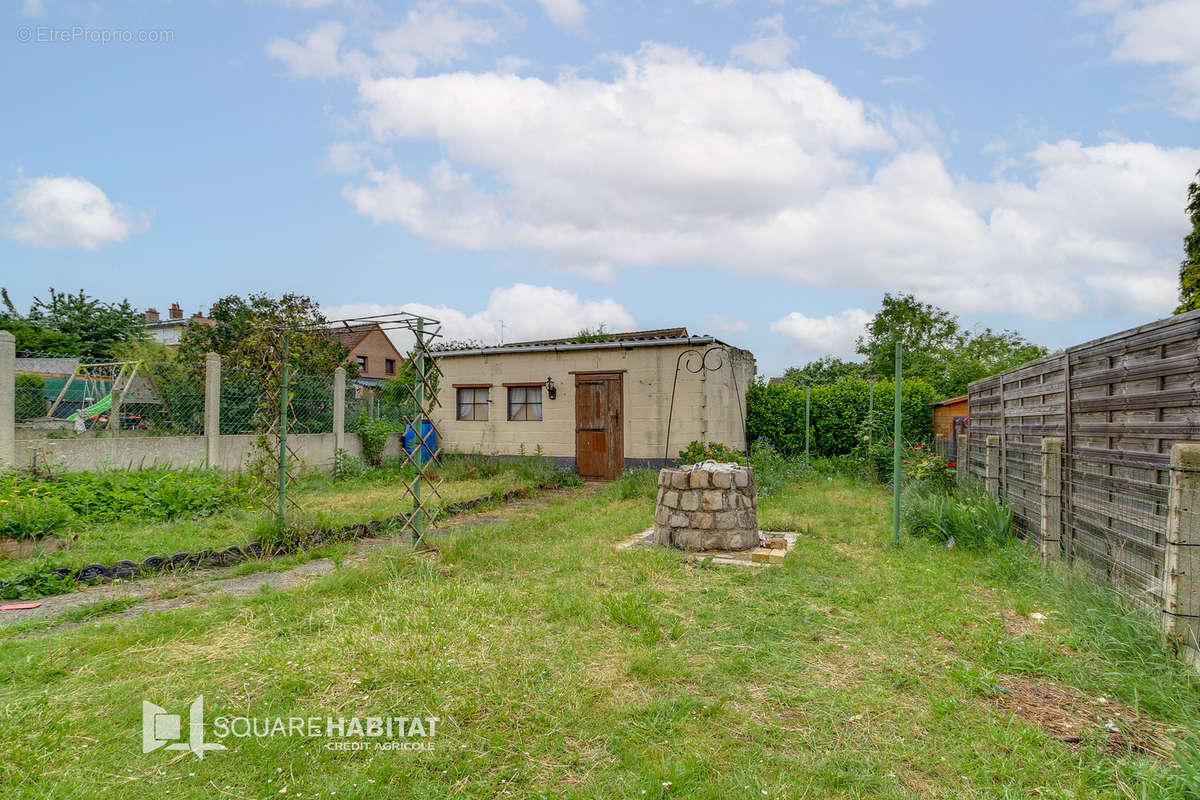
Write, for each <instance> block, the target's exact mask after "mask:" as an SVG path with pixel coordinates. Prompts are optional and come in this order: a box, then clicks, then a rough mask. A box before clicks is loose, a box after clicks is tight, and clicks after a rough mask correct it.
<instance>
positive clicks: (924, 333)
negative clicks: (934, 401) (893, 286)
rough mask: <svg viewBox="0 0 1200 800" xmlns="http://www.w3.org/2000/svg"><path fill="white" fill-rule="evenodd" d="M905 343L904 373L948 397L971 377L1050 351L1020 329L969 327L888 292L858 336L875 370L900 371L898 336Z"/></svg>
mask: <svg viewBox="0 0 1200 800" xmlns="http://www.w3.org/2000/svg"><path fill="white" fill-rule="evenodd" d="M897 341H899V342H900V343H901V345H902V346H903V348H904V375H905V377H906V378H916V379H920V380H922V381H925V382H927V383H929V384H930V385H931V386H933V387H934V388H935V389H936V390H937V391H938V393H939V394H941V396H943V397H951V396H954V395H959V394H963V393H965V392H966V391H967V385H968V384H969V383H971V381H976V380H979V379H980V378H986V377H987V376H988V375H994V374H996V373H997V372H1002V371H1004V370H1006V369H1009V368H1010V367H1015V366H1017V365H1018V364H1024V363H1025V362H1027V361H1032V360H1034V359H1036V358H1041V357H1042V356H1044V355H1046V352H1047V351H1046V348H1044V347H1042V346H1040V345H1036V344H1033V343H1031V342H1029V341H1028V340H1026V339H1025V338H1024V337H1023V336H1021V335H1020V334H1019V333H1017V332H1016V331H1009V330H1001V331H994V330H992V329H991V328H983V329H981V330H974V331H971V330H964V329H963V328H962V326H961V325H960V323H959V321H958V317H957V316H955V315H954V314H952V313H950V312H949V311H946V310H944V309H941V308H938V307H937V306H934V305H931V304H929V303H922V302H919V301H918V300H917V299H916V298H914V297H913V296H912V295H910V294H906V295H891V294H885V295H884V296H883V303H882V304H881V305H880V309H879V311H878V313H876V314H875V317H874V318H873V319H872V320H871V322H870V324H869V325H868V326H867V332H866V335H865V336H862V337H860V338H859V340H858V352H860V353H862V354H863V355H864V356H866V357H867V364H866V366H867V369H868V370H869V372H870V373H873V374H876V375H880V376H884V377H886V376H890V375H892V374H893V373H894V372H895V366H894V358H895V351H896V342H897Z"/></svg>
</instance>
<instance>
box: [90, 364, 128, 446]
mask: <svg viewBox="0 0 1200 800" xmlns="http://www.w3.org/2000/svg"><path fill="white" fill-rule="evenodd" d="M124 371H125V370H124V369H122V370H121V371H120V372H118V373H117V378H120V377H121V374H122V373H123V372H124ZM117 378H114V379H113V382H112V388H111V389H109V390H108V391H109V396H110V397H112V404H111V405H109V407H108V424H107V425H106V426H104V434H105V435H106V436H120V435H121V405H122V403H123V402H124V400H125V388H126V387H127V386H129V382H128V376H126V379H127V380H126V382H125V383H124V384H121V383H119V382H118V381H117ZM80 416H82V415H80Z"/></svg>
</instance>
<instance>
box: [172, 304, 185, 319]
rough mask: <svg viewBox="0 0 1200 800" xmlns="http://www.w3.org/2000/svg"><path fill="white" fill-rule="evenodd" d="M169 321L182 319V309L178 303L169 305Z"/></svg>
mask: <svg viewBox="0 0 1200 800" xmlns="http://www.w3.org/2000/svg"><path fill="white" fill-rule="evenodd" d="M170 310H171V319H183V309H182V308H180V307H179V303H171V309H170Z"/></svg>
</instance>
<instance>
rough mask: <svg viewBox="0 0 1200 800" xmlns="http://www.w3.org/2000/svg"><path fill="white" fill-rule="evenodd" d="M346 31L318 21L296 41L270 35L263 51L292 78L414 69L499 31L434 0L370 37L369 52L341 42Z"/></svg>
mask: <svg viewBox="0 0 1200 800" xmlns="http://www.w3.org/2000/svg"><path fill="white" fill-rule="evenodd" d="M346 36H347V30H346V26H345V25H343V24H342V23H340V22H333V21H331V22H322V23H321V24H319V25H317V26H316V27H314V28H313V29H312V30H310V31H309V32H308V33H306V34H305V35H304V36H303V37H302V38H301V39H300V40H299V41H292V40H291V39H284V38H276V39H273V40H271V41H270V42H268V43H267V47H266V51H267V54H268V55H269V56H271V57H272V58H275V59H277V60H279V61H282V62H283V64H284V65H285V66H286V67H287V69H288V72H289V73H290V74H291V75H292V76H294V77H297V78H331V77H339V76H365V75H367V74H369V73H372V72H375V73H380V72H382V73H399V74H401V75H413V74H414V73H416V71H417V70H418V69H420V68H421V67H422V66H424V65H427V64H433V65H437V64H448V63H451V62H453V61H458V60H460V59H463V58H466V56H467V54H468V50H469V48H470V46H472V45H479V44H488V43H490V42H493V41H495V40H496V39H497V38H498V36H499V34H498V33H497V32H496V29H495V28H494V27H493V26H492V25H491V23H489V22H486V21H484V20H481V19H476V18H474V17H471V16H467V15H465V14H463V13H462V12H461V11H459V10H458V9H456V8H454V7H452V6H448V5H445V4H444V3H441V2H437V1H436V0H435V1H434V2H424V3H420V4H418V5H417V6H415V7H414V8H412V9H410V10H409V12H408V14H407V15H405V17H404V21H403V22H401V23H400V24H399V25H396V26H395V27H393V28H391V29H390V30H386V31H384V32H382V33H378V34H376V35H375V36H373V37H371V39H370V48H371V52H370V54H368V53H367V52H364V51H363V50H362V49H359V48H348V47H345V46H343V40H344V39H345V38H346Z"/></svg>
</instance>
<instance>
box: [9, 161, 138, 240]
mask: <svg viewBox="0 0 1200 800" xmlns="http://www.w3.org/2000/svg"><path fill="white" fill-rule="evenodd" d="M9 206H10V208H11V209H12V217H13V222H12V224H11V225H9V226H8V227H7V229H6V231H5V233H6V234H7V235H8V236H9V237H11V238H12V239H15V240H16V241H18V242H20V243H21V244H25V245H29V246H31V247H64V248H77V249H81V250H95V249H97V248H98V247H102V246H104V245H106V244H113V243H115V242H122V241H124V240H125V239H126V238H127V237H128V236H129V234H130V233H131V232H133V231H134V230H135V229H138V228H142V227H144V226H145V225H146V224H148V223H147V221H146V220H145V219H144V218H143V219H134V218H132V217H131V216H130V214H129V213H128V212H127V211H125V209H123V208H122V207H121V206H120V205H118V204H116V203H113V202H112V201H111V200H109V199H108V195H106V194H105V193H104V191H103V190H102V189H101V188H100V187H99V186H97V185H96V184H94V183H92V182H90V181H86V180H84V179H82V178H73V177H71V176H69V175H63V176H59V177H40V178H28V179H22V180H20V181H18V182H17V185H16V188H15V190H14V192H13V194H12V196H11V197H10V198H9Z"/></svg>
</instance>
